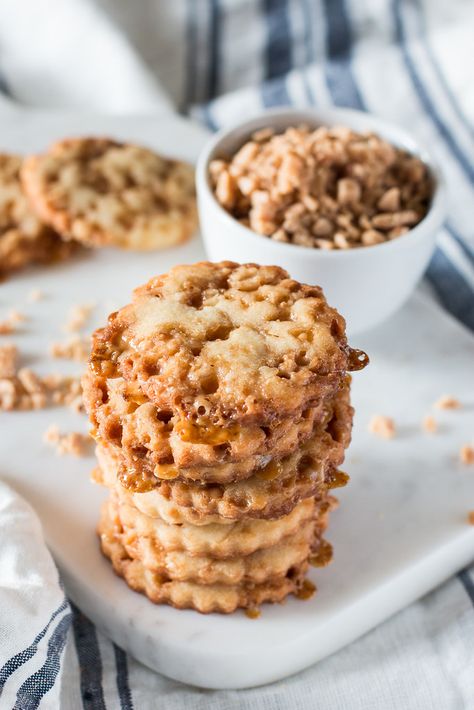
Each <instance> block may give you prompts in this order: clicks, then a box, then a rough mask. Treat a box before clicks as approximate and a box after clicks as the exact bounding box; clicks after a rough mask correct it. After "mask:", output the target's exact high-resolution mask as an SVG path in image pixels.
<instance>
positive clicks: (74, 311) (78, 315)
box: [64, 303, 95, 332]
mask: <svg viewBox="0 0 474 710" xmlns="http://www.w3.org/2000/svg"><path fill="white" fill-rule="evenodd" d="M94 308H95V304H93V303H82V304H78V305H76V306H73V307H72V308H71V310H70V311H69V317H68V320H67V322H66V324H65V326H64V330H66V331H68V332H75V331H78V330H81V329H82V328H83V327H84V326H85V324H86V323H87V321H88V319H89V317H90V315H91V313H92V311H93V309H94Z"/></svg>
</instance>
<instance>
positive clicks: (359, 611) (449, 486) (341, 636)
mask: <svg viewBox="0 0 474 710" xmlns="http://www.w3.org/2000/svg"><path fill="white" fill-rule="evenodd" d="M79 132H83V133H87V132H95V133H101V134H111V135H116V136H119V137H122V138H130V139H134V140H141V141H142V142H144V143H149V144H151V145H154V146H156V147H157V148H159V149H162V150H166V151H167V152H168V153H170V154H173V155H176V156H181V157H187V158H189V159H195V157H196V155H197V153H198V151H199V148H200V146H201V144H202V142H203V140H204V138H205V134H204V132H203V131H202V130H201V129H198V128H197V127H196V126H193V125H192V124H190V123H188V122H185V121H183V120H181V119H170V118H164V119H156V118H155V119H151V118H143V119H137V118H133V119H132V118H127V119H119V118H114V119H111V118H98V117H93V116H89V117H74V116H69V117H68V116H63V117H54V116H48V115H46V114H44V115H37V116H36V117H27V116H21V115H20V116H12V117H11V119H2V124H1V131H0V149H2V148H3V149H9V150H23V151H27V150H38V149H41V148H42V147H43V146H44V145H45V144H46V143H48V142H49V141H50V140H52V139H54V138H57V137H60V136H63V135H72V134H75V133H79ZM203 257H204V253H203V251H202V246H201V244H200V241H199V240H198V238H195V239H194V240H193V241H192V242H191V243H189V244H188V245H185V246H183V247H180V248H177V249H174V250H170V251H167V252H165V253H156V254H152V255H136V254H127V253H125V254H124V253H115V252H111V251H101V252H96V253H94V254H92V255H90V256H88V257H86V258H84V259H82V260H80V261H79V262H76V263H70V264H65V265H62V266H59V267H57V268H53V269H41V270H35V271H31V272H28V273H25V274H22V275H21V276H18V277H17V278H15V279H12V280H11V281H10V282H8V283H6V284H3V285H2V286H1V287H0V319H1V317H2V314H4V313H6V312H7V311H8V309H9V308H11V307H16V308H18V309H20V310H23V311H24V312H25V313H27V314H28V315H29V316H30V320H29V321H28V322H27V323H25V325H24V328H22V330H21V332H19V334H18V335H15V337H14V338H11V339H12V340H14V341H15V342H17V344H18V345H19V347H20V349H21V351H22V353H24V356H25V358H24V362H25V363H28V364H29V365H31V366H33V367H34V368H36V369H37V370H39V371H42V372H47V371H51V370H53V369H58V368H57V365H56V363H52V362H51V361H50V359H49V358H48V357H47V356H46V353H47V351H48V345H49V343H50V342H51V341H53V340H57V339H61V338H62V337H63V336H64V334H62V333H61V325H62V324H63V323H64V321H65V319H66V316H67V312H68V310H69V307H70V306H71V305H73V304H77V303H84V302H89V301H96V302H97V304H98V305H97V308H96V309H95V316H94V318H93V320H92V322H91V325H92V326H95V325H98V324H100V323H102V322H103V320H104V318H105V315H106V313H107V312H109V311H110V310H112V309H114V308H115V307H117V306H119V305H121V304H123V303H125V302H127V301H128V299H129V294H130V291H131V290H132V288H133V287H134V286H136V285H137V284H139V283H142V282H144V281H145V280H146V279H147V278H148V277H149V276H151V275H152V274H154V273H158V272H162V271H165V270H167V269H168V268H169V267H171V266H173V265H174V264H176V263H179V262H192V261H195V260H199V259H201V258H203ZM33 287H35V288H40V289H42V290H44V292H45V294H46V297H45V299H44V300H43V301H41V302H38V303H30V302H28V301H27V294H28V292H29V291H30V290H31V289H32V288H33ZM2 342H3V338H2ZM352 344H353V345H354V346H358V347H363V348H365V349H366V350H367V352H368V353H369V354H370V356H371V365H370V367H369V368H368V369H367V370H365V371H364V372H361V373H356V374H355V375H354V389H353V392H354V404H355V407H356V410H357V416H356V423H355V429H354V439H353V444H352V446H351V449H350V452H349V454H348V457H347V463H346V470H347V471H348V472H349V473H350V475H351V479H352V480H351V482H350V484H349V486H348V487H347V488H346V489H344V490H342V491H341V492H340V493H339V495H338V497H339V498H340V501H341V506H340V509H339V510H338V511H336V512H335V513H334V514H333V516H332V521H331V524H330V528H329V531H328V535H327V537H328V539H329V540H330V541H331V542H332V543H333V545H334V547H335V558H334V561H333V563H332V564H331V565H330V567H328V568H327V569H323V570H313V571H312V572H311V579H313V580H314V581H315V583H316V584H317V586H318V593H317V595H316V596H314V597H313V598H312V599H311V600H309V601H306V602H301V601H297V600H294V599H291V600H289V601H288V602H287V603H286V604H284V605H276V606H265V607H264V608H263V613H262V615H261V617H260V618H259V619H258V620H250V619H248V618H246V617H245V616H244V614H243V613H236V614H234V615H231V616H228V617H225V616H219V615H208V616H202V615H200V614H198V613H196V612H192V611H177V610H175V609H171V608H168V607H160V606H154V605H152V604H151V603H150V602H149V601H148V600H147V599H145V598H144V597H142V596H141V595H138V594H136V593H134V592H132V591H130V590H129V589H128V588H127V587H126V585H125V584H124V583H123V582H122V580H120V579H119V578H117V577H116V576H115V575H114V574H113V573H112V571H111V567H110V565H109V563H108V562H107V561H106V560H105V559H104V558H103V557H102V556H101V554H100V552H99V547H98V543H97V539H96V536H95V532H94V528H95V524H96V521H97V518H98V511H99V506H100V502H101V500H102V499H103V498H104V497H105V492H104V491H103V490H101V489H100V488H99V487H97V486H94V485H93V484H91V483H90V482H89V480H88V472H89V471H90V469H91V468H92V467H93V465H94V460H93V458H92V457H89V458H82V459H74V458H72V457H64V458H58V457H56V456H55V454H54V453H53V452H52V450H51V449H50V448H48V447H47V446H46V445H45V444H44V443H43V442H42V434H43V432H44V430H45V429H46V428H47V427H48V425H49V424H51V423H57V424H59V426H60V428H61V429H62V430H64V431H71V430H83V431H86V428H87V427H86V422H85V421H84V418H83V417H82V418H81V417H80V416H79V415H76V414H74V413H71V412H69V411H68V410H64V409H62V408H61V409H48V410H44V411H40V412H18V413H16V412H15V413H11V414H2V413H0V476H1V477H2V478H3V479H5V480H7V481H8V482H10V483H11V484H12V485H13V487H15V488H16V489H18V490H19V491H20V492H22V493H23V494H24V495H25V496H26V498H27V499H28V500H29V501H30V502H31V503H32V504H33V506H34V507H35V509H36V510H37V512H38V514H39V515H40V518H41V520H42V522H43V525H44V530H45V534H46V538H47V541H48V543H49V545H50V548H51V550H52V552H53V554H54V556H55V558H56V560H57V563H58V565H59V567H60V569H61V572H62V575H63V579H64V580H65V583H66V587H67V590H68V592H69V595H70V597H71V598H72V599H73V600H74V601H75V603H76V604H77V605H78V606H79V607H80V608H81V609H82V610H83V611H84V612H85V613H86V614H87V615H88V616H89V617H90V618H91V619H92V620H93V621H94V622H95V623H96V624H97V625H98V627H99V628H100V629H102V630H103V631H104V632H105V633H106V634H108V635H109V636H110V637H111V638H113V640H114V641H115V642H116V643H118V644H119V645H120V646H122V647H123V648H125V649H126V650H128V651H130V653H132V654H134V655H135V656H136V657H137V658H138V659H139V660H141V661H142V662H143V663H145V664H146V665H148V666H150V667H151V668H153V669H155V670H157V671H159V672H162V673H164V674H166V675H168V676H170V677H172V678H175V679H177V680H180V681H183V682H186V683H191V684H195V685H198V686H203V687H209V688H245V687H250V686H254V685H259V684H262V683H268V682H271V681H274V680H277V679H281V678H283V677H285V676H287V675H290V674H292V673H295V672H297V671H299V670H301V669H303V668H305V667H307V666H308V665H310V664H311V663H314V662H316V661H317V660H318V659H320V658H323V657H325V656H327V655H329V654H330V653H333V652H334V651H337V650H338V649H339V648H341V647H342V646H344V645H345V644H348V643H350V642H351V641H352V640H354V639H355V638H357V637H359V636H360V635H361V634H363V633H365V632H366V631H368V630H369V629H371V628H373V627H374V626H375V625H376V624H378V623H380V622H381V621H383V620H384V619H386V618H387V617H389V616H390V615H391V614H394V613H395V612H396V611H398V610H399V609H401V608H402V607H403V606H405V605H406V604H409V603H410V602H411V601H413V600H414V599H416V598H417V597H419V596H420V595H422V594H424V593H425V592H427V591H428V590H430V589H432V588H433V587H434V586H435V585H437V584H439V583H440V582H441V581H442V580H444V579H446V578H447V577H448V576H449V575H451V574H453V573H454V572H455V571H457V570H458V569H460V568H461V567H462V566H463V565H465V564H467V563H468V562H470V561H471V560H472V559H473V557H474V528H473V527H470V526H469V525H467V523H466V516H467V511H468V510H469V509H473V508H474V470H473V469H472V468H471V469H469V468H468V467H462V465H461V464H460V463H459V462H458V460H457V454H458V450H459V448H460V446H461V445H462V444H463V443H466V442H469V441H472V440H473V438H474V387H473V385H474V370H473V362H474V339H473V338H472V336H471V335H470V334H469V333H467V332H466V331H465V330H464V329H463V328H462V327H461V326H459V325H458V324H457V323H455V322H454V321H453V320H452V319H450V318H449V317H448V316H447V315H446V314H444V313H442V312H441V311H440V310H439V309H438V308H437V307H436V306H434V305H433V304H431V303H429V302H427V301H426V300H425V299H424V298H423V297H421V296H420V295H416V296H415V297H414V298H413V299H412V300H411V301H410V303H409V304H408V305H407V306H406V307H405V308H404V309H403V311H401V312H400V313H399V314H398V315H396V316H395V317H394V318H392V319H391V320H390V322H388V323H386V324H385V325H384V326H382V327H381V328H379V329H377V330H376V331H374V332H373V333H371V334H369V335H366V336H359V337H357V338H355V339H354V340H353V343H352ZM62 367H63V370H65V371H73V370H75V369H77V366H73V365H72V364H71V363H65V364H63V365H62ZM443 393H449V394H453V395H455V396H458V397H459V398H460V399H461V401H462V402H463V405H464V406H463V408H462V409H461V410H460V411H456V412H437V413H436V414H435V416H436V417H437V418H438V420H439V422H440V430H439V433H438V434H436V435H435V436H429V435H428V434H426V433H423V432H422V431H421V427H420V423H421V419H422V418H423V416H424V415H426V414H427V413H429V412H430V408H431V405H432V403H433V402H434V401H435V400H436V399H437V398H438V397H439V396H440V395H441V394H443ZM375 413H381V414H386V415H389V416H393V417H394V419H395V421H396V423H397V436H396V437H395V439H394V440H393V441H383V440H379V439H376V438H374V437H373V436H371V435H369V434H368V433H367V424H368V421H369V419H370V417H371V416H372V415H373V414H375Z"/></svg>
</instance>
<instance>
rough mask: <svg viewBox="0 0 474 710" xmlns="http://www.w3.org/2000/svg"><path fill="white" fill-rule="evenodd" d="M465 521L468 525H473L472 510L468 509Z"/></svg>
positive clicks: (473, 511)
mask: <svg viewBox="0 0 474 710" xmlns="http://www.w3.org/2000/svg"><path fill="white" fill-rule="evenodd" d="M467 522H468V523H469V525H474V510H470V511H469V512H468V514H467Z"/></svg>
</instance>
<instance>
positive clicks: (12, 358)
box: [0, 343, 18, 380]
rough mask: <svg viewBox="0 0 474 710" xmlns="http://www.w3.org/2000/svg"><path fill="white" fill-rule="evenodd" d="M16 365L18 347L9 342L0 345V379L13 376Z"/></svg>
mask: <svg viewBox="0 0 474 710" xmlns="http://www.w3.org/2000/svg"><path fill="white" fill-rule="evenodd" d="M17 367H18V348H17V347H16V345H13V344H12V343H9V344H8V345H2V346H0V380H4V379H8V378H10V377H14V375H15V373H16V371H17Z"/></svg>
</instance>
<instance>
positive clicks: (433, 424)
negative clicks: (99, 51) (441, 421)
mask: <svg viewBox="0 0 474 710" xmlns="http://www.w3.org/2000/svg"><path fill="white" fill-rule="evenodd" d="M422 427H423V430H424V431H426V432H427V434H436V432H437V431H438V422H437V421H436V419H435V418H434V417H432V416H431V415H429V414H428V415H427V416H426V417H424V419H423V421H422Z"/></svg>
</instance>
